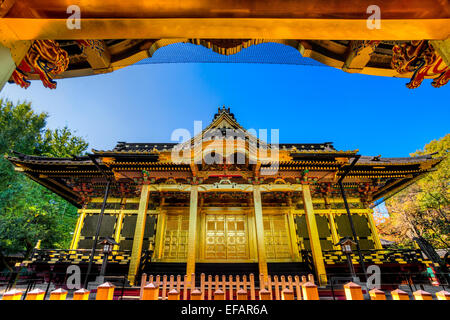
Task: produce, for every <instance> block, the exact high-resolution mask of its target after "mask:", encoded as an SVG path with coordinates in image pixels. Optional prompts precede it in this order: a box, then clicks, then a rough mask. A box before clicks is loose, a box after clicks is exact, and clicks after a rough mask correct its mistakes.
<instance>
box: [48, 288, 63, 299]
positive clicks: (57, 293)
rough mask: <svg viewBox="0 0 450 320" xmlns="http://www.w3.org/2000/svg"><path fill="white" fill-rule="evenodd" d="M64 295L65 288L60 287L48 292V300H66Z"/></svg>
mask: <svg viewBox="0 0 450 320" xmlns="http://www.w3.org/2000/svg"><path fill="white" fill-rule="evenodd" d="M66 297H67V290H64V289H62V288H59V289H56V290H53V291H52V292H50V300H66Z"/></svg>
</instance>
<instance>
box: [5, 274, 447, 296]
mask: <svg viewBox="0 0 450 320" xmlns="http://www.w3.org/2000/svg"><path fill="white" fill-rule="evenodd" d="M150 279H151V277H150ZM150 279H149V280H150ZM172 280H173V279H172ZM178 280H180V279H178ZM250 282H251V281H250ZM169 283H172V284H170V285H169V288H168V287H167V286H165V287H164V286H163V287H162V288H160V287H159V285H158V284H157V282H150V283H148V284H146V285H145V286H144V287H143V288H142V296H141V297H140V300H182V299H181V298H182V297H183V300H229V299H227V297H228V298H230V297H233V299H234V295H233V294H231V295H228V296H227V295H226V294H225V292H226V291H224V290H222V289H223V288H225V290H226V287H223V286H221V285H222V283H221V281H220V280H219V281H218V282H216V281H213V283H214V285H215V287H212V288H211V287H209V288H208V289H206V287H205V289H204V290H201V289H198V288H194V289H192V287H191V288H190V289H188V290H189V291H190V293H189V295H188V294H184V293H183V294H181V290H182V284H181V281H180V282H175V280H173V281H172V282H170V281H169ZM208 283H211V282H210V281H209V279H208ZM229 284H232V285H233V286H234V285H237V286H238V287H237V288H240V289H238V290H237V291H236V300H248V298H249V297H250V300H319V295H318V291H317V286H316V285H314V284H313V283H312V282H304V283H302V284H301V285H300V286H301V289H302V290H301V295H300V294H299V293H296V290H294V287H293V283H292V286H291V285H290V284H289V282H286V281H285V282H284V289H281V290H279V289H278V291H277V289H275V291H273V288H274V287H271V286H270V285H269V287H268V288H269V289H271V291H272V292H271V291H270V290H267V289H266V288H264V287H263V288H261V289H260V290H256V289H254V288H253V293H252V287H251V286H250V288H249V289H250V292H249V289H245V286H246V282H245V281H244V282H241V281H238V280H237V279H236V281H231V282H230V283H229ZM170 286H171V288H172V289H170ZM281 286H283V284H282V285H281ZM164 288H165V292H164V293H162V290H164ZM161 289H162V290H161ZM167 289H170V290H169V291H167ZM213 289H214V292H213V291H212V290H213ZM343 289H344V292H345V298H346V300H364V299H366V300H387V296H386V293H385V292H384V291H381V290H378V289H373V290H371V291H369V294H368V295H366V296H365V295H364V294H363V292H362V288H361V286H359V285H358V284H356V283H353V282H349V283H346V284H345V285H344V286H343ZM114 290H115V286H114V285H112V284H111V283H109V282H106V283H104V284H102V285H100V286H98V287H97V290H96V292H95V293H94V292H92V293H91V292H90V291H89V290H86V289H80V290H77V291H75V292H74V293H73V297H72V300H90V299H93V298H94V297H95V300H114ZM184 292H187V290H184ZM205 293H206V294H205ZM249 293H250V295H249ZM22 294H23V293H22V291H20V290H17V289H13V290H10V291H8V292H5V293H4V294H3V298H2V300H22V299H21V298H22ZM67 295H68V292H67V291H66V290H64V289H56V290H54V291H52V292H51V293H50V300H70V299H67ZM44 297H45V291H43V290H41V289H34V290H32V291H29V292H28V293H26V296H25V300H44ZM206 298H208V299H206ZM389 298H390V299H392V300H410V299H414V300H436V299H437V300H450V293H449V292H447V291H443V290H442V291H440V292H437V293H436V297H433V295H432V294H431V293H429V292H426V291H423V290H417V291H415V292H413V294H412V295H410V294H408V293H407V292H404V291H402V290H399V289H397V290H393V291H391V292H390V297H389Z"/></svg>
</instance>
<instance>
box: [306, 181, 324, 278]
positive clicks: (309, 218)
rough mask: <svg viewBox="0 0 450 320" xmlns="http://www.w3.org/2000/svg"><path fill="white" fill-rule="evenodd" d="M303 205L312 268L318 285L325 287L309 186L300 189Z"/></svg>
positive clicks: (320, 250)
mask: <svg viewBox="0 0 450 320" xmlns="http://www.w3.org/2000/svg"><path fill="white" fill-rule="evenodd" d="M302 191H303V192H302V195H303V205H304V207H305V217H306V225H307V227H308V234H309V243H310V246H311V251H312V255H313V260H314V267H315V269H316V273H317V278H318V279H319V284H320V285H326V283H327V278H326V271H325V264H324V262H323V256H322V247H321V245H320V239H319V231H318V229H317V223H316V216H315V214H314V209H313V203H312V199H311V191H310V190H309V185H306V184H305V185H303V187H302Z"/></svg>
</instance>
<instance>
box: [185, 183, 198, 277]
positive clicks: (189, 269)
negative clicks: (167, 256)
mask: <svg viewBox="0 0 450 320" xmlns="http://www.w3.org/2000/svg"><path fill="white" fill-rule="evenodd" d="M197 206H198V186H196V185H193V186H192V187H191V199H190V205H189V235H188V248H187V261H186V274H187V277H188V281H191V275H192V274H193V273H195V260H196V251H197V247H196V244H197Z"/></svg>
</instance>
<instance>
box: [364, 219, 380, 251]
mask: <svg viewBox="0 0 450 320" xmlns="http://www.w3.org/2000/svg"><path fill="white" fill-rule="evenodd" d="M367 220H368V221H369V227H370V231H371V232H372V240H373V242H374V243H375V249H379V250H381V249H383V247H382V246H381V241H380V237H379V236H378V230H377V227H376V226H375V220H374V219H373V210H371V212H369V213H367Z"/></svg>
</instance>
